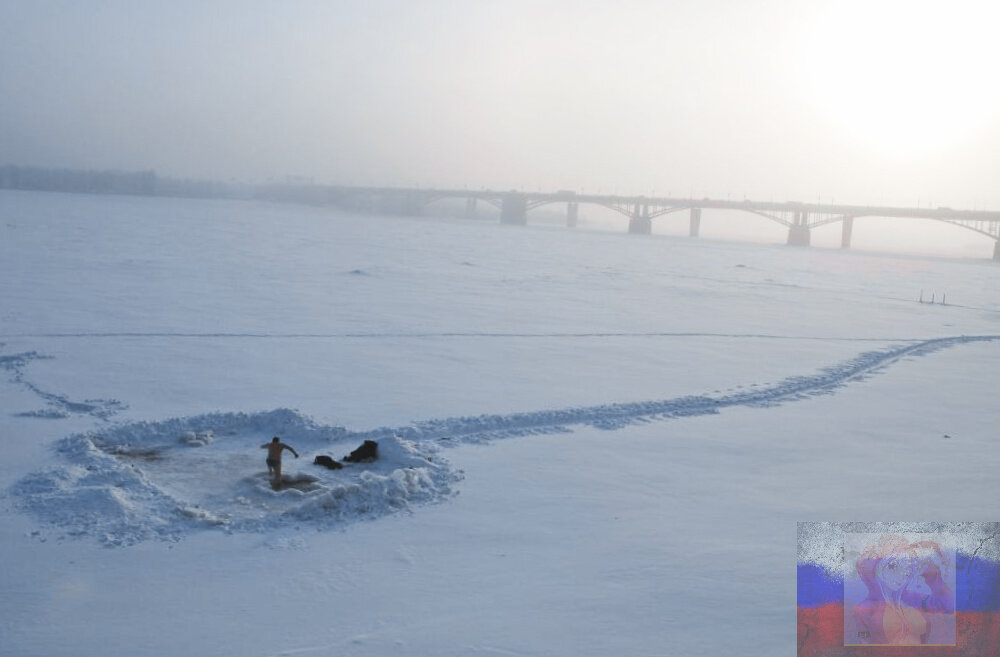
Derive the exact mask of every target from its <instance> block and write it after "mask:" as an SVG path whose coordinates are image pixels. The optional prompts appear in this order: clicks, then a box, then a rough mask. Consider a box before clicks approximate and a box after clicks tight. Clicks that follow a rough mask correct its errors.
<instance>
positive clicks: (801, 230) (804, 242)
mask: <svg viewBox="0 0 1000 657" xmlns="http://www.w3.org/2000/svg"><path fill="white" fill-rule="evenodd" d="M810 240H811V235H810V233H809V213H808V212H796V213H795V221H794V222H793V223H792V225H791V226H789V227H788V243H789V244H791V245H793V246H809V242H810Z"/></svg>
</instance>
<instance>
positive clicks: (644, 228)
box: [628, 203, 653, 235]
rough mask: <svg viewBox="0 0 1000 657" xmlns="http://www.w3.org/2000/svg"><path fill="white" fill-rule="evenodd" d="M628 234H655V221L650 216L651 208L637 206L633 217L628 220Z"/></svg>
mask: <svg viewBox="0 0 1000 657" xmlns="http://www.w3.org/2000/svg"><path fill="white" fill-rule="evenodd" d="M628 232H630V233H632V234H633V235H649V234H651V233H652V232H653V219H652V218H651V217H650V216H649V206H648V205H639V204H638V203H636V204H635V210H634V211H633V212H632V217H631V218H630V219H629V220H628Z"/></svg>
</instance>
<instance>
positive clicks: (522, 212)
mask: <svg viewBox="0 0 1000 657" xmlns="http://www.w3.org/2000/svg"><path fill="white" fill-rule="evenodd" d="M500 223H502V224H512V225H515V226H524V225H526V224H527V223H528V199H526V198H525V197H524V196H522V195H520V194H505V195H504V197H503V205H502V206H501V208H500Z"/></svg>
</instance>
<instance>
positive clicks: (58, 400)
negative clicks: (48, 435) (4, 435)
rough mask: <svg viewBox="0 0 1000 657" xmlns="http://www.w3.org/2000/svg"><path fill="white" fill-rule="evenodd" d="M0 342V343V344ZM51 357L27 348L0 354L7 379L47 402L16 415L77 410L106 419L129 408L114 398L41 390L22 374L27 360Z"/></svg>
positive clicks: (56, 416) (61, 414)
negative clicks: (81, 397)
mask: <svg viewBox="0 0 1000 657" xmlns="http://www.w3.org/2000/svg"><path fill="white" fill-rule="evenodd" d="M2 346H3V345H2V344H0V347H2ZM51 358H52V356H45V355H43V354H39V353H38V352H37V351H26V352H22V353H19V354H11V355H7V356H0V368H2V369H5V370H7V371H8V372H11V377H10V380H11V381H12V382H13V383H16V384H18V385H21V386H24V387H25V388H27V389H28V390H30V391H31V392H33V393H34V394H35V395H37V396H38V397H41V398H42V399H43V400H44V401H45V403H46V406H47V408H45V409H42V410H37V411H23V412H21V413H15V415H16V416H17V417H36V418H49V419H61V418H66V417H69V416H70V415H71V414H78V415H91V416H93V417H96V418H98V419H101V420H107V419H109V418H110V417H111V416H113V415H115V414H117V413H119V412H120V411H122V410H124V409H126V408H128V405H127V404H125V403H124V402H121V401H119V400H117V399H85V400H83V401H73V400H71V399H70V398H69V397H67V396H66V395H59V394H56V393H54V392H48V391H45V390H42V389H41V388H40V387H38V386H37V385H36V384H34V383H32V382H31V381H28V380H26V379H25V378H24V368H25V367H27V366H28V364H29V363H31V362H32V361H36V360H50V359H51Z"/></svg>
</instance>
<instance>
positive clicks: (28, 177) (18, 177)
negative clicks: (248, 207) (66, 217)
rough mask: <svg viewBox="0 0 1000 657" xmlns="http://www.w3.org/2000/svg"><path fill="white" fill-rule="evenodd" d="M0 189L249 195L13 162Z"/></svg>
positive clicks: (220, 186)
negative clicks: (15, 163)
mask: <svg viewBox="0 0 1000 657" xmlns="http://www.w3.org/2000/svg"><path fill="white" fill-rule="evenodd" d="M0 189H20V190H30V191H45V192H69V193H75V194H123V195H132V196H186V197H195V198H246V197H248V196H252V195H253V193H252V188H251V187H250V186H248V185H240V184H235V183H220V182H214V181H207V180H188V179H176V178H163V177H160V176H158V175H156V172H155V171H152V170H148V171H95V170H83V169H51V168H45V167H26V166H17V165H6V166H0Z"/></svg>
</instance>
